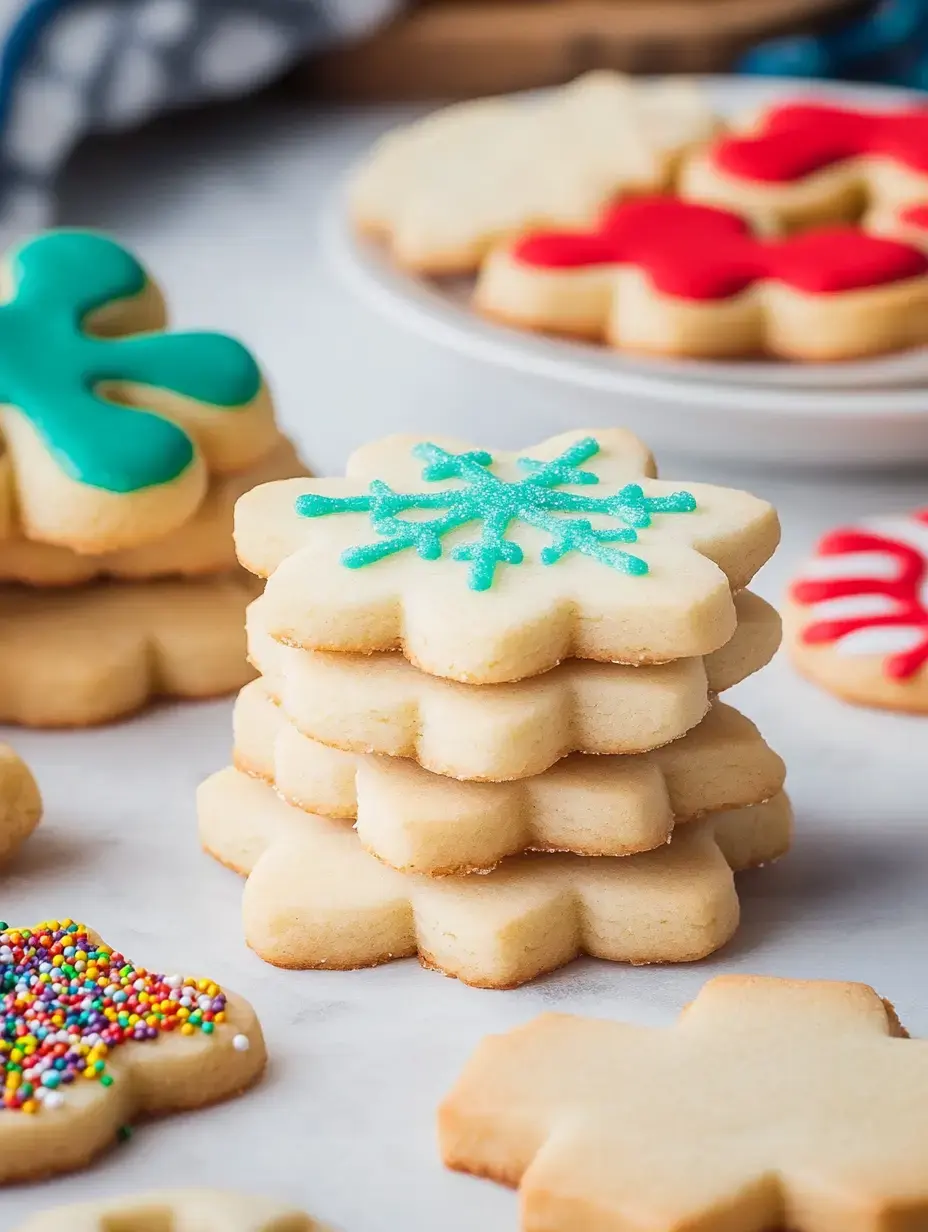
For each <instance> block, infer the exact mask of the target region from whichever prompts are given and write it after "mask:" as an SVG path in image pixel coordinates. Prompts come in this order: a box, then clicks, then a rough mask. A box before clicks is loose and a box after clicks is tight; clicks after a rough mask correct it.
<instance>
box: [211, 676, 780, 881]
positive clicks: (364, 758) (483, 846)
mask: <svg viewBox="0 0 928 1232" xmlns="http://www.w3.org/2000/svg"><path fill="white" fill-rule="evenodd" d="M234 761H235V765H236V766H237V767H238V768H239V769H240V770H244V771H245V772H246V773H247V774H252V775H255V776H256V777H258V778H263V779H264V780H265V781H266V782H268V783H273V784H274V786H275V787H276V788H277V791H278V792H279V793H280V795H281V796H282V797H283V798H284V799H285V800H287V801H288V802H289V803H291V804H294V805H296V806H297V808H302V809H304V810H305V811H307V812H310V813H322V814H323V815H325V816H327V817H341V818H357V832H358V838H359V839H360V840H361V843H362V845H363V846H364V848H365V849H366V850H367V851H369V852H371V854H372V855H375V856H377V858H378V859H379V860H382V861H383V862H384V863H385V864H388V865H390V867H391V868H395V869H397V870H398V871H400V872H404V873H425V874H427V875H428V876H431V877H440V876H445V875H447V874H449V873H469V872H475V871H476V872H486V871H488V870H489V869H491V868H495V867H496V865H497V864H499V863H500V861H501V860H502V859H503V858H504V857H506V856H511V855H519V854H521V853H522V852H525V851H566V852H573V853H575V854H578V855H590V856H625V855H629V854H633V853H635V852H638V851H651V850H653V849H654V848H656V847H660V846H662V845H663V844H664V843H666V842H668V841H669V840H670V837H671V834H672V833H673V832H674V828H675V826H679V825H682V824H683V823H685V822H690V821H694V820H696V819H698V818H700V817H702V816H703V815H704V814H706V813H715V812H722V811H724V810H727V809H737V808H747V807H749V806H751V805H754V804H763V802H764V801H765V800H769V799H771V798H772V797H773V796H775V795H777V794H778V793H779V792H780V791H782V789H783V781H784V774H785V771H784V766H783V762H782V760H781V759H780V758H779V757H778V756H777V755H776V753H774V752H773V750H772V749H770V748H769V747H768V746H767V745H766V744H765V742H764V740H763V739H762V738H761V735H760V732H758V730H757V728H756V727H755V726H754V724H753V723H752V722H751V721H750V720H749V719H746V718H745V717H744V715H742V714H739V713H738V711H737V710H733V709H732V708H731V707H730V706H723V705H721V704H720V703H716V704H715V705H714V706H713V707H712V709H711V710H710V711H709V713H708V714H707V715H706V717H705V718H704V719H703V721H702V722H701V723H700V724H699V726H698V727H695V728H694V729H693V730H692V731H691V732H688V733H687V735H685V736H683V737H681V738H680V739H679V740H674V741H673V742H672V743H671V744H667V745H665V746H664V747H663V748H659V749H654V750H653V751H652V752H650V753H638V754H623V755H620V756H609V755H606V756H585V755H583V754H580V753H574V754H573V755H572V756H570V757H564V758H561V760H560V761H558V762H556V763H555V765H553V766H552V767H550V769H548V770H546V771H544V773H542V774H536V775H533V776H532V777H531V778H524V779H517V780H515V781H514V782H511V783H474V782H468V781H460V780H458V779H451V778H446V777H445V776H444V775H441V774H431V773H429V771H428V770H423V769H422V768H421V767H419V766H417V765H416V763H415V762H413V761H408V760H407V759H405V758H402V757H376V756H373V755H370V754H368V755H365V754H360V755H359V754H352V753H343V752H342V751H341V750H340V749H330V748H327V747H326V746H325V745H323V744H318V743H316V742H315V741H314V740H310V739H309V738H308V737H306V736H304V735H302V734H301V733H300V732H299V731H298V730H297V728H295V727H294V726H293V725H292V724H291V723H289V722H287V719H286V717H285V716H284V715H283V714H282V713H281V711H280V708H279V707H278V706H277V705H276V704H275V702H274V701H273V699H272V698H271V697H270V696H269V695H268V692H267V689H266V687H265V686H264V683H263V682H262V681H260V680H255V681H253V682H252V683H251V684H250V685H247V686H246V687H245V688H244V689H243V690H242V692H241V693H240V695H239V698H238V701H237V702H236V706H235V754H234Z"/></svg>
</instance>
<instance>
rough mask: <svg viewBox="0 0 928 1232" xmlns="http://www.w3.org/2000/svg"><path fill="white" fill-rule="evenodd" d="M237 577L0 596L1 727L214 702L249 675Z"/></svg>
mask: <svg viewBox="0 0 928 1232" xmlns="http://www.w3.org/2000/svg"><path fill="white" fill-rule="evenodd" d="M255 590H256V587H255V585H254V583H253V581H252V579H251V578H249V577H247V576H246V575H245V574H243V573H241V572H240V573H239V575H238V576H232V575H227V576H219V577H210V578H202V579H188V580H185V581H160V582H147V583H135V584H133V583H118V582H113V583H103V584H99V585H95V586H91V587H87V588H84V587H73V588H71V587H67V588H62V589H60V590H54V591H31V590H27V589H25V588H22V587H6V588H0V720H2V721H3V722H8V723H20V724H23V725H24V726H27V727H85V726H88V725H90V724H94V723H104V722H108V721H109V720H111V719H114V718H117V717H119V716H120V715H124V714H129V713H131V712H132V711H134V710H138V709H139V708H140V707H141V706H143V705H144V704H145V703H146V702H147V701H149V700H150V699H151V698H154V697H162V696H163V697H185V698H196V697H216V696H220V695H221V694H224V693H231V692H233V691H234V690H235V689H238V688H241V686H242V685H243V684H245V682H246V681H247V680H249V679H250V678H251V676H252V675H253V672H252V671H251V669H250V668H249V666H248V663H247V661H246V656H245V635H244V630H243V628H242V625H243V621H244V615H245V610H246V608H247V606H248V603H249V602H250V600H252V599H253V598H254V596H255Z"/></svg>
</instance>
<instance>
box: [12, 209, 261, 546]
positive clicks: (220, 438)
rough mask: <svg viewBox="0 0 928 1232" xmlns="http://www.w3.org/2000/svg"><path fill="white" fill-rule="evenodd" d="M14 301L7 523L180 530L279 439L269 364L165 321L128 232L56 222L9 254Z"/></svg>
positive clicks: (137, 531)
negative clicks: (219, 478) (218, 488)
mask: <svg viewBox="0 0 928 1232" xmlns="http://www.w3.org/2000/svg"><path fill="white" fill-rule="evenodd" d="M4 274H5V283H6V292H7V295H6V299H5V301H4V302H3V303H2V304H0V426H2V431H3V435H4V441H5V445H6V456H5V458H4V464H3V468H2V472H0V510H2V514H3V517H2V523H3V525H5V528H6V530H7V533H13V532H14V531H15V530H16V528H17V527H19V528H20V529H21V532H22V533H24V534H25V535H26V536H27V537H29V538H32V539H35V540H39V541H42V542H46V543H52V544H57V545H59V546H63V547H69V548H73V549H75V550H77V551H81V552H89V553H95V552H103V551H113V550H116V549H120V548H130V547H134V546H136V545H138V544H142V543H146V542H149V541H151V540H154V539H157V538H158V537H160V536H162V535H165V534H167V533H169V532H170V531H173V530H175V529H176V528H177V527H178V526H180V525H182V524H183V523H184V522H185V521H187V519H189V518H190V517H191V516H192V515H193V514H194V513H195V511H196V509H197V508H198V506H199V505H200V503H201V501H202V500H203V497H204V493H205V491H206V487H207V482H208V476H209V474H210V473H213V474H225V473H226V472H230V471H237V470H242V469H245V468H246V467H248V466H249V465H251V464H252V463H253V462H255V461H257V460H258V459H259V458H260V457H261V456H262V455H264V454H265V453H267V452H268V451H269V450H270V449H271V448H272V447H273V445H274V444H275V442H276V440H277V432H276V429H275V427H274V422H273V413H272V409H271V404H270V399H269V398H268V394H267V391H266V389H265V387H264V384H263V381H262V379H261V374H260V372H259V370H258V367H257V365H256V364H255V361H254V359H253V358H252V357H251V355H250V354H249V353H248V351H247V350H245V348H244V347H243V346H241V344H240V343H238V342H235V341H234V340H233V339H231V338H227V337H224V336H223V335H221V334H209V333H171V332H166V330H165V310H164V304H163V301H162V299H161V295H160V293H159V291H158V289H157V287H156V286H155V284H154V283H153V282H152V281H151V280H150V278H149V276H148V275H147V273H146V272H145V270H144V269H143V268H142V266H141V265H140V264H139V262H138V261H137V260H136V259H135V258H134V257H133V256H132V255H131V254H130V253H128V252H127V251H126V250H125V249H124V248H122V247H121V246H120V245H119V244H117V243H116V242H115V241H113V240H110V239H107V238H105V237H104V236H102V235H97V234H93V233H90V232H82V231H51V232H48V233H45V234H43V235H40V236H38V237H36V238H34V239H31V240H28V241H26V242H25V243H23V244H22V245H20V246H19V247H18V248H16V249H14V250H13V251H12V252H11V253H10V254H9V256H8V259H7V264H6V266H5V270H4Z"/></svg>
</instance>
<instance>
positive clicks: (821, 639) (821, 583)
mask: <svg viewBox="0 0 928 1232" xmlns="http://www.w3.org/2000/svg"><path fill="white" fill-rule="evenodd" d="M912 516H913V518H914V519H915V520H916V521H918V522H924V523H928V509H923V510H920V511H919V512H918V513H915V514H913V515H912ZM847 552H881V553H883V554H885V555H888V556H890V557H892V558H893V559H894V561H895V562H896V563H897V565H898V571H897V573H896V575H895V577H891V578H872V577H862V578H857V577H844V578H814V579H808V580H805V581H798V582H794V583H793V585H792V587H791V588H790V595H791V597H792V598H793V599H794V600H795V601H796V602H797V603H802V604H814V603H823V602H825V601H827V600H829V599H843V598H846V597H847V596H849V595H853V596H858V595H885V596H887V597H888V598H890V599H892V600H893V601H894V602H895V603H896V605H897V607H896V610H895V611H893V612H888V613H885V614H883V615H870V616H856V617H849V618H846V619H844V620H819V621H814V622H813V623H812V624H809V625H807V626H806V627H805V629H803V631H802V640H803V641H804V642H806V643H807V644H808V645H811V646H816V645H830V644H832V643H834V642H837V641H839V640H840V639H841V638H842V637H846V636H847V635H848V634H849V633H856V632H858V630H861V629H875V628H886V627H896V626H905V627H907V628H912V627H914V628H917V629H921V630H923V631H924V632H923V637H922V640H921V642H919V644H918V645H916V646H915V647H913V649H911V650H906V651H903V652H901V653H899V654H892V655H888V656H887V658H886V662H885V664H884V670H885V672H886V675H887V676H889V677H890V678H891V679H893V680H906V679H908V678H909V677H911V676H914V675H915V673H916V672H918V671H920V669H921V668H922V667H924V666H925V665H926V664H928V608H926V606H925V602H924V600H923V597H922V596H923V594H924V593H925V588H926V582H928V560H926V558H925V556H924V554H923V553H922V552H919V551H918V550H917V549H916V548H914V547H912V546H911V544H908V543H903V542H900V540H898V539H890V538H888V537H887V536H886V535H881V534H878V533H873V532H870V531H865V530H837V531H833V532H832V533H831V534H830V535H826V536H825V538H824V539H823V540H822V541H821V543H820V544H819V546H818V555H819V556H841V555H844V554H845V553H847Z"/></svg>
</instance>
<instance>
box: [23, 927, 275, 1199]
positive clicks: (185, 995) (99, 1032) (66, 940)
mask: <svg viewBox="0 0 928 1232" xmlns="http://www.w3.org/2000/svg"><path fill="white" fill-rule="evenodd" d="M266 1059H267V1058H266V1053H265V1047H264V1039H263V1036H262V1034H261V1028H260V1026H259V1024H258V1020H257V1018H256V1016H255V1013H254V1010H253V1009H252V1008H251V1006H250V1005H249V1004H248V1003H247V1002H246V1001H244V1000H243V999H242V998H241V997H238V996H236V995H235V994H234V993H230V992H228V991H227V990H225V989H222V988H220V987H219V985H218V984H215V983H214V982H213V981H211V980H209V979H202V978H197V977H194V976H184V975H164V974H160V973H155V972H152V971H149V970H148V969H147V968H145V967H142V966H139V965H137V964H136V963H133V962H132V961H131V960H129V959H128V958H126V957H125V955H123V954H120V953H119V952H118V951H117V950H114V949H112V948H111V947H110V946H108V945H106V944H104V942H103V941H102V940H101V939H100V938H99V937H98V936H97V935H96V933H94V932H93V931H92V930H91V929H89V928H88V927H87V926H86V925H84V924H78V923H75V922H74V921H73V920H68V919H64V920H46V921H44V922H43V923H40V924H37V925H35V926H34V927H32V928H24V927H20V928H15V927H12V926H10V925H8V924H5V923H0V1184H4V1183H6V1184H8V1183H11V1182H15V1181H26V1180H32V1179H35V1178H38V1177H42V1176H48V1175H51V1174H54V1173H59V1172H69V1171H72V1170H74V1169H76V1168H81V1167H83V1166H84V1165H86V1164H87V1163H89V1162H90V1160H91V1159H93V1158H94V1156H96V1155H97V1154H99V1152H101V1151H102V1150H103V1149H104V1148H105V1147H107V1146H108V1145H110V1144H111V1143H112V1142H114V1141H116V1140H117V1139H119V1138H120V1137H121V1136H125V1135H126V1132H127V1130H128V1127H129V1126H130V1125H131V1124H132V1123H133V1122H134V1121H137V1120H139V1119H141V1118H145V1117H150V1116H161V1115H164V1114H166V1113H169V1112H181V1111H184V1110H186V1109H192V1108H199V1107H202V1106H203V1105H206V1104H212V1103H216V1102H218V1101H219V1100H224V1099H228V1098H230V1097H232V1096H234V1095H238V1094H240V1093H241V1092H243V1091H245V1090H246V1089H247V1088H248V1087H250V1086H251V1085H252V1084H253V1083H254V1082H256V1081H257V1079H258V1078H259V1077H260V1076H261V1073H262V1071H263V1069H264V1065H265V1062H266Z"/></svg>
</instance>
